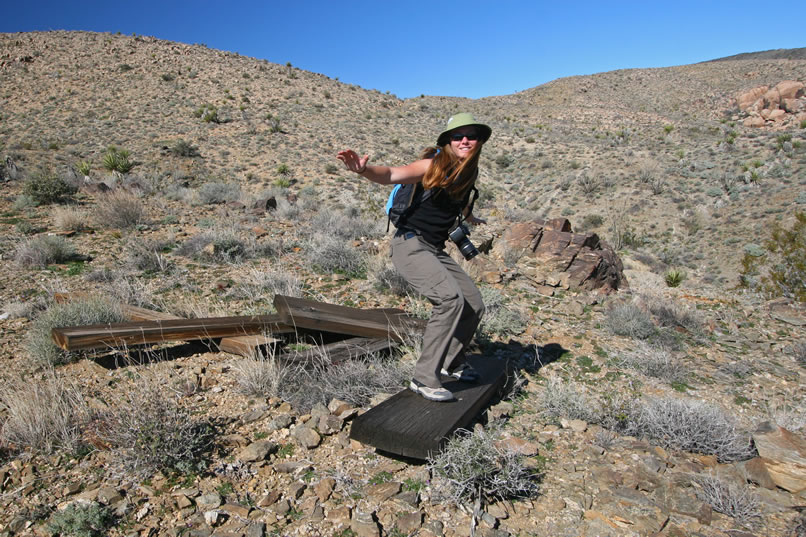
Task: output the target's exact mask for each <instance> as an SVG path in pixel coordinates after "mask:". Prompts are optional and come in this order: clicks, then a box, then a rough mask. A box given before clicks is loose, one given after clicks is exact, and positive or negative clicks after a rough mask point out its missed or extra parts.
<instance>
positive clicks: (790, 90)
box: [775, 80, 804, 99]
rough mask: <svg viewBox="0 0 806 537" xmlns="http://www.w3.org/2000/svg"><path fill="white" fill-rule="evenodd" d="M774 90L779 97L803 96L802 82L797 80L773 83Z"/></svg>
mask: <svg viewBox="0 0 806 537" xmlns="http://www.w3.org/2000/svg"><path fill="white" fill-rule="evenodd" d="M775 90H776V91H777V92H778V95H780V97H781V99H797V98H798V97H803V94H804V84H803V82H798V81H797V80H783V81H781V82H779V83H778V84H776V85H775Z"/></svg>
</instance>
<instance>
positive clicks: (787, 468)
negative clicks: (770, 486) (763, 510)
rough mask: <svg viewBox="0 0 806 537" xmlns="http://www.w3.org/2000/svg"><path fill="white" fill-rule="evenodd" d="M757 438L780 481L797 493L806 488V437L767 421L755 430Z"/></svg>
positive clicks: (773, 475) (761, 453)
mask: <svg viewBox="0 0 806 537" xmlns="http://www.w3.org/2000/svg"><path fill="white" fill-rule="evenodd" d="M753 442H754V443H755V445H756V449H757V450H758V454H759V456H760V457H761V460H762V461H763V463H764V466H765V467H766V468H767V471H768V472H769V475H770V478H771V479H772V481H773V482H774V483H775V484H776V485H778V486H779V487H781V488H782V489H784V490H787V491H789V492H791V493H793V494H800V493H801V492H803V491H806V440H804V439H803V438H801V437H799V436H797V435H795V434H794V433H792V432H790V431H788V430H786V429H784V428H783V427H778V426H777V425H774V424H772V423H770V422H764V423H762V424H761V425H759V427H758V429H756V432H755V433H753Z"/></svg>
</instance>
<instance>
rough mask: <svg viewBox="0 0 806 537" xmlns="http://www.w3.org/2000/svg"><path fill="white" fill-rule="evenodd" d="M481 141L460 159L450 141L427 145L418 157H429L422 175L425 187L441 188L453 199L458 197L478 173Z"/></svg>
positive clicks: (474, 180) (473, 181)
mask: <svg viewBox="0 0 806 537" xmlns="http://www.w3.org/2000/svg"><path fill="white" fill-rule="evenodd" d="M482 145H484V144H483V143H478V144H476V147H474V148H473V152H472V153H470V154H469V155H468V156H467V158H465V159H464V160H463V161H460V160H459V158H458V157H457V156H456V154H455V153H454V152H453V149H452V148H451V144H450V142H448V143H447V144H445V145H443V146H442V147H436V146H434V147H427V148H425V149H424V150H423V152H422V154H421V155H420V158H430V159H431V166H429V167H428V171H427V172H425V175H424V176H423V186H424V187H425V188H441V189H443V190H444V191H445V192H447V193H448V195H449V196H450V197H452V198H454V199H459V198H461V197H462V195H463V194H464V193H465V192H466V191H467V189H468V188H470V187H471V186H472V185H473V183H475V182H476V177H478V175H479V155H481V146H482Z"/></svg>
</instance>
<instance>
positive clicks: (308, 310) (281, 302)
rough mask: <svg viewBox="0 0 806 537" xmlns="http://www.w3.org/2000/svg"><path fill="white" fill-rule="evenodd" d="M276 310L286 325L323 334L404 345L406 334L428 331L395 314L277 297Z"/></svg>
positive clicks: (422, 323)
mask: <svg viewBox="0 0 806 537" xmlns="http://www.w3.org/2000/svg"><path fill="white" fill-rule="evenodd" d="M274 307H275V308H276V309H277V313H278V314H279V315H281V317H282V319H283V321H284V322H285V323H286V324H288V325H291V326H298V327H301V328H308V329H312V330H319V331H323V332H337V333H341V334H350V335H353V336H363V337H371V338H383V337H385V338H390V339H393V340H395V341H401V340H402V339H403V336H404V335H405V333H406V332H407V331H410V330H417V331H422V330H424V329H425V321H422V320H420V319H415V318H413V317H409V316H408V315H406V313H405V312H402V313H396V312H394V311H395V310H391V311H390V310H364V309H359V308H348V307H346V306H339V305H336V304H326V303H324V302H315V301H313V300H306V299H304V298H296V297H289V296H283V295H275V297H274Z"/></svg>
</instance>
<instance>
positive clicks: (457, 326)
mask: <svg viewBox="0 0 806 537" xmlns="http://www.w3.org/2000/svg"><path fill="white" fill-rule="evenodd" d="M491 133H492V129H490V127H488V126H487V125H483V124H481V123H477V122H476V120H475V119H474V118H473V116H472V115H471V114H467V113H462V114H456V115H455V116H453V117H452V118H450V119H449V120H448V126H447V128H446V130H445V131H444V132H443V133H441V134H440V135H439V137H438V138H437V147H435V148H433V147H432V148H428V149H426V150H425V151H424V152H423V157H424V158H421V159H420V160H417V161H415V162H412V163H411V164H408V165H406V166H398V167H389V166H370V165H368V161H369V155H364V156H363V157H359V155H358V154H357V153H356V152H355V151H353V150H352V149H348V150H345V151H340V152H339V154H338V159H339V160H341V161H342V162H344V164H345V165H346V166H347V168H348V169H349V170H350V171H352V172H354V173H357V174H358V175H360V176H362V177H364V178H365V179H369V180H370V181H372V182H374V183H378V184H381V185H395V184H416V183H422V187H423V189H430V193H429V194H430V195H428V196H422V197H417V196H415V200H414V202H413V203H412V206H411V209H410V210H409V211H408V213H407V214H406V218H405V221H404V222H403V223H402V224H400V223H398V230H397V232H396V233H395V236H394V238H393V239H392V242H391V255H392V262H393V263H394V265H395V267H396V268H397V270H398V272H400V274H401V275H402V276H403V277H404V278H405V279H406V281H408V282H409V284H410V285H411V286H412V287H413V288H414V289H415V290H416V291H417V292H418V293H420V294H421V295H423V296H425V297H426V298H427V299H428V300H429V301H430V302H431V304H433V310H432V312H431V319H430V320H429V321H428V325H427V326H426V329H425V334H424V336H423V346H422V352H421V354H420V359H419V360H418V361H417V364H416V366H415V368H414V378H413V379H412V380H411V383H410V384H409V388H410V389H411V390H413V391H414V392H416V393H418V394H420V395H421V396H423V397H425V398H426V399H430V400H432V401H451V400H453V399H454V397H453V394H452V393H451V392H450V391H449V390H446V389H445V388H444V387H443V386H442V382H441V380H440V375H444V376H449V377H453V378H455V379H458V380H460V381H463V382H476V381H478V380H479V375H478V373H477V372H476V371H474V370H473V369H472V368H470V366H469V365H467V364H466V363H465V349H466V348H467V346H468V345H469V343H470V340H471V339H472V338H473V334H474V333H475V331H476V327H477V326H478V324H479V321H480V320H481V316H482V314H483V313H484V302H483V301H482V299H481V293H479V290H478V288H476V285H475V284H474V283H473V280H471V279H470V277H469V276H468V275H467V274H466V273H465V272H464V271H463V270H462V268H461V267H460V266H459V264H458V263H456V262H455V261H454V260H453V259H451V257H450V256H449V255H448V254H447V253H446V252H445V241H446V240H447V239H448V234H449V233H450V231H451V230H452V229H453V228H454V227H455V226H456V223H457V218H458V217H459V215H460V214H461V215H462V216H463V217H464V220H465V221H467V222H471V223H474V224H479V223H481V224H483V223H485V222H484V220H482V219H480V218H476V217H475V216H473V214H472V213H471V210H472V202H471V201H470V200H471V191H472V190H473V189H472V187H473V185H474V183H475V181H476V177H477V176H478V161H479V155H480V153H481V147H482V145H483V144H484V142H486V141H487V139H488V138H489V137H490V134H491ZM419 192H422V189H420V190H419Z"/></svg>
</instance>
